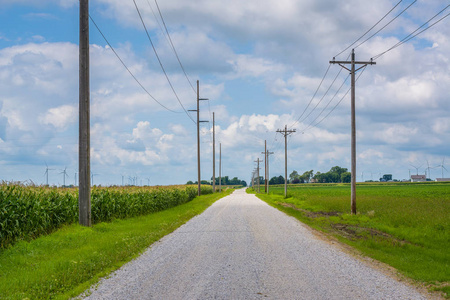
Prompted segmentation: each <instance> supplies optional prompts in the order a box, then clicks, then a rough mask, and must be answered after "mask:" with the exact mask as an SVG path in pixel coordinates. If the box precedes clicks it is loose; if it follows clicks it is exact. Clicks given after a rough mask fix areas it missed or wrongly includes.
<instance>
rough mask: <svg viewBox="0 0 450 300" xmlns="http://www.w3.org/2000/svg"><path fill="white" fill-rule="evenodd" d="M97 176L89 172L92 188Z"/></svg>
mask: <svg viewBox="0 0 450 300" xmlns="http://www.w3.org/2000/svg"><path fill="white" fill-rule="evenodd" d="M97 175H99V174H94V173H92V172H91V185H92V186H94V176H97Z"/></svg>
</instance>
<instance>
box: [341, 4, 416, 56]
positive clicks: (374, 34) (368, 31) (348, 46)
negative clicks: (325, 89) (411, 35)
mask: <svg viewBox="0 0 450 300" xmlns="http://www.w3.org/2000/svg"><path fill="white" fill-rule="evenodd" d="M402 1H403V0H400V1H399V2H398V3H397V4H396V5H395V6H394V7H393V8H391V10H389V11H388V12H387V13H386V14H385V15H384V16H383V17H382V18H381V19H380V20H379V21H378V22H376V23H375V25H373V26H372V27H370V29H369V30H367V31H366V32H365V33H364V34H363V35H361V36H360V37H359V38H358V39H357V40H356V41H354V42H353V43H351V44H350V45H348V47H347V48H345V49H344V50H342V51H341V52H339V53H338V54H336V55H335V56H334V57H338V56H339V55H341V54H342V53H344V52H345V51H347V50H348V49H350V47H351V46H353V45H354V44H356V43H357V42H358V41H359V40H360V39H362V38H363V37H364V36H365V35H366V34H368V33H369V32H370V31H371V30H372V29H374V28H375V26H377V25H378V24H379V23H380V22H381V21H383V20H384V19H385V18H386V17H387V16H388V15H389V14H390V13H391V12H392V11H393V10H394V9H395V8H396V7H397V6H398V5H399V4H400V3H401V2H402ZM416 1H417V0H416ZM416 1H414V2H416ZM396 18H397V17H396ZM394 19H395V18H394ZM391 22H392V21H391ZM388 24H389V23H388ZM385 27H386V26H385ZM383 28H384V27H383ZM383 28H381V29H380V30H379V31H377V32H376V33H375V34H377V33H378V32H380V31H381V30H382V29H383ZM375 34H374V35H375ZM374 35H372V36H371V37H369V38H368V39H366V40H365V41H364V42H362V43H361V44H359V45H358V46H356V47H359V46H361V45H362V44H363V43H365V42H366V41H367V40H369V39H370V38H372V37H373V36H374ZM356 47H355V48H356Z"/></svg>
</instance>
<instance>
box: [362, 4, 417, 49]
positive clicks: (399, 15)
mask: <svg viewBox="0 0 450 300" xmlns="http://www.w3.org/2000/svg"><path fill="white" fill-rule="evenodd" d="M416 2H417V0H414V2H412V3H411V4H410V5H408V6H407V7H406V8H405V9H404V10H402V11H401V12H400V13H399V14H398V15H396V16H395V18H393V19H392V20H391V21H389V22H388V23H387V24H386V25H384V26H383V27H381V28H380V29H379V30H378V31H377V32H375V33H374V34H372V35H371V36H369V37H368V38H367V39H366V40H364V41H363V42H362V43H360V44H359V45H357V46H356V47H355V48H354V49H356V48H358V47H359V46H361V45H362V44H364V43H365V42H367V41H368V40H370V39H371V38H373V37H374V36H375V35H376V34H378V33H379V32H380V31H381V30H383V29H384V28H386V27H387V26H389V24H391V23H392V22H394V20H396V19H397V18H398V17H400V16H401V15H402V14H403V13H404V12H405V11H407V10H408V9H409V8H410V7H411V6H412V5H413V4H414V3H416Z"/></svg>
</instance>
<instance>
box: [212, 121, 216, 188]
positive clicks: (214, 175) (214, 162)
mask: <svg viewBox="0 0 450 300" xmlns="http://www.w3.org/2000/svg"><path fill="white" fill-rule="evenodd" d="M214 126H215V120H214V112H213V193H215V192H216V130H215V127H214Z"/></svg>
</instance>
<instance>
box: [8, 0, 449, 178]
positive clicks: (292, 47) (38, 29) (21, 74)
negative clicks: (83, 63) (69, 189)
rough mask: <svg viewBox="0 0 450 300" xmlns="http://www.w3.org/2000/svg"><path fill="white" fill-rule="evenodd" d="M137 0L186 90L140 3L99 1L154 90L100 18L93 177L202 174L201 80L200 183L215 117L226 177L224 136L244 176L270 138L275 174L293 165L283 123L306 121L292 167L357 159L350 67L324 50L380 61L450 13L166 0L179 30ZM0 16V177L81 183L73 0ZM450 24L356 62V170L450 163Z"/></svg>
mask: <svg viewBox="0 0 450 300" xmlns="http://www.w3.org/2000/svg"><path fill="white" fill-rule="evenodd" d="M135 1H136V5H137V7H138V8H139V11H140V13H141V15H142V17H143V20H144V23H145V26H146V28H147V29H148V33H149V36H150V38H151V41H152V42H153V45H154V47H155V49H156V51H157V53H158V55H159V59H160V61H161V62H162V65H163V66H164V69H165V71H166V74H167V77H168V78H169V80H170V83H171V84H172V86H173V89H174V90H175V93H176V95H175V93H174V92H173V90H172V89H171V86H170V85H169V83H168V81H167V79H166V76H165V75H164V72H163V71H162V68H161V66H160V64H159V62H158V60H157V58H156V55H155V52H154V50H153V48H152V44H151V43H150V41H149V39H148V37H147V34H146V32H145V30H144V28H143V25H142V23H141V20H140V18H139V14H138V12H137V10H136V6H135V3H134V2H133V0H126V1H125V0H91V1H90V15H91V17H92V19H93V20H94V21H95V23H96V24H97V25H98V27H99V28H100V30H101V31H102V33H103V35H104V36H105V37H106V39H107V40H108V42H109V43H110V44H111V46H112V47H113V49H114V50H115V51H116V53H117V54H118V55H119V57H120V58H121V60H122V61H123V62H124V63H125V65H126V66H127V68H128V69H129V70H130V72H132V73H133V75H134V76H135V78H136V79H137V80H138V81H139V83H140V84H142V86H143V87H145V89H146V91H148V94H147V92H146V91H144V89H143V88H142V87H141V86H140V85H139V84H138V83H137V82H136V81H135V80H134V79H133V77H132V76H131V75H130V74H129V72H128V71H127V69H126V68H125V67H124V66H123V65H122V63H121V62H120V60H119V59H118V58H117V57H116V55H115V54H114V52H113V51H112V49H111V47H109V46H108V44H107V43H106V41H105V40H104V38H103V37H102V35H101V34H100V33H99V31H98V30H97V28H96V27H95V26H94V24H93V23H92V22H91V23H90V44H91V46H90V53H91V147H92V148H91V163H92V172H93V174H94V184H103V185H108V184H121V183H122V179H123V181H124V183H125V184H127V183H129V182H130V179H129V178H130V177H137V178H138V184H141V183H142V184H148V183H150V184H151V185H157V184H159V185H166V184H179V183H185V182H187V181H188V180H196V178H197V174H196V170H197V168H196V125H195V123H194V122H193V121H192V120H191V118H192V119H194V120H195V119H196V115H195V113H192V112H191V113H189V114H190V117H189V116H188V115H187V113H186V112H185V111H184V109H186V110H189V109H195V108H196V93H195V89H194V88H195V85H196V81H197V80H199V81H200V96H201V97H202V98H209V99H210V100H209V101H202V102H201V104H200V111H201V113H200V118H201V119H202V120H208V121H210V123H202V125H201V128H202V133H201V149H202V150H201V153H202V159H201V163H202V168H201V169H202V179H209V178H210V177H211V176H212V133H211V132H212V130H211V126H212V124H211V121H212V112H215V116H216V143H217V144H216V149H217V156H216V158H217V165H216V175H218V156H219V155H218V152H219V151H218V150H219V143H221V144H222V163H223V175H228V176H230V177H235V176H237V177H239V178H241V179H245V180H247V181H248V180H249V178H250V177H251V172H252V170H253V169H254V168H255V167H256V164H255V163H254V161H255V160H256V159H257V158H258V157H259V158H261V159H263V155H262V154H261V152H262V151H264V141H265V140H267V145H268V148H269V150H270V151H272V152H274V155H272V156H271V157H270V173H271V176H275V175H280V174H284V138H283V137H282V136H281V135H280V134H277V133H276V130H277V129H283V128H284V126H286V125H287V126H288V128H290V129H296V131H297V132H296V133H295V134H292V135H290V136H289V139H288V172H289V173H290V172H291V171H292V170H297V171H298V172H299V173H303V172H304V171H307V170H311V169H312V170H314V171H315V172H317V171H321V172H326V171H328V170H329V169H330V168H331V167H333V166H336V165H338V166H341V167H346V168H349V169H350V95H349V94H346V93H347V92H348V90H349V87H350V86H349V79H348V71H346V70H343V69H342V68H341V67H339V66H338V65H330V64H329V61H330V60H332V59H333V57H335V56H336V59H337V60H346V59H347V58H348V56H349V54H350V53H351V49H352V48H355V53H356V59H357V60H360V61H367V60H370V59H371V58H373V57H377V55H379V54H381V53H383V52H384V51H386V50H388V49H389V48H391V47H392V46H394V45H395V44H397V43H398V42H399V41H401V40H402V39H403V38H404V37H406V36H408V35H409V34H410V33H412V32H414V31H415V30H416V29H417V28H418V27H420V26H421V25H422V24H424V23H425V22H426V21H427V20H429V19H430V18H432V17H433V16H435V15H436V14H437V13H438V12H440V11H441V10H443V9H445V10H444V11H443V12H442V13H441V14H439V15H438V16H437V17H436V18H434V19H433V20H432V21H430V22H429V23H428V24H433V23H434V22H436V21H438V20H439V19H440V18H442V17H444V16H446V15H447V14H448V13H449V12H450V8H449V7H448V6H449V4H450V3H449V2H448V0H426V1H425V0H419V1H413V0H407V1H400V2H399V0H379V1H369V0H347V1H333V0H314V1H312V0H276V1H275V0H246V1H239V0H228V1H222V0H197V1H184V0H165V1H160V2H158V5H159V8H160V11H161V14H162V16H163V17H164V23H165V25H166V26H167V29H168V32H169V34H170V39H169V36H167V34H166V33H165V29H164V23H163V22H162V20H161V18H160V15H159V12H158V8H157V6H156V2H155V1H154V0H135ZM396 5H397V6H396ZM394 7H395V8H394ZM408 7H409V8H408ZM393 8H394V9H393ZM406 8H408V9H406ZM391 9H393V10H392V11H391V12H390V14H388V15H387V16H386V17H385V18H384V19H382V18H383V17H384V16H385V15H386V14H387V13H388V12H389V11H390V10H391ZM405 9H406V10H405ZM403 10H405V11H404V12H403V13H402V14H400V13H401V12H402V11H403ZM397 15H400V16H398V17H397V18H396V19H395V20H393V19H394V18H395V17H396V16H397ZM0 18H1V20H2V25H1V27H0V180H6V181H12V180H14V181H25V180H31V181H33V182H34V183H36V184H45V183H46V176H45V172H46V168H47V167H46V164H47V166H48V168H49V169H50V170H49V176H48V180H49V184H56V185H60V184H62V183H63V176H64V175H63V173H62V171H63V170H64V169H65V168H66V170H67V174H68V177H67V178H66V183H67V184H69V183H70V184H72V183H73V182H74V181H75V176H76V175H75V172H77V169H78V162H77V160H78V39H79V29H78V26H79V25H78V18H79V2H78V1H76V0H42V1H35V0H0ZM380 19H382V20H381V22H379V23H378V25H377V26H376V27H375V28H374V29H373V30H372V31H370V32H369V33H368V34H367V35H365V36H364V37H362V38H361V39H359V40H358V38H360V37H361V36H362V35H363V34H364V33H365V32H366V31H367V30H369V29H370V28H371V27H372V26H373V25H375V24H376V23H377V22H378V21H380ZM392 20H393V21H392ZM449 22H450V17H449V18H445V19H443V20H442V21H440V22H439V23H437V24H436V25H434V26H433V27H431V28H430V29H429V30H426V31H424V32H423V33H422V34H420V35H419V36H417V37H416V38H414V39H412V40H410V41H408V42H406V43H404V44H403V45H401V46H399V47H397V48H395V49H393V50H391V51H389V52H387V53H385V54H384V55H382V56H380V57H378V58H376V60H375V61H376V65H373V66H368V67H367V68H366V69H364V70H360V71H359V72H358V75H361V76H360V77H359V79H358V81H357V88H356V98H357V99H356V107H357V113H356V115H357V174H358V181H361V180H369V179H377V178H379V176H380V174H381V175H382V174H393V176H394V178H397V179H404V178H408V175H409V172H411V173H412V174H415V173H416V172H417V171H416V169H415V167H417V168H419V169H418V172H419V173H421V174H424V173H425V168H427V161H428V164H429V166H430V168H431V167H436V166H439V165H442V161H443V159H444V158H446V161H445V162H444V165H445V166H446V167H447V169H448V170H450V155H449V154H450V151H449V148H450V118H449V115H450V98H449V97H450V96H449V95H450V59H449V53H450V39H449V36H450V26H449V24H450V23H449ZM388 23H389V24H388ZM386 24H388V25H387V26H386V27H385V28H384V29H382V27H383V26H385V25H386ZM427 26H428V25H425V26H424V27H422V28H421V29H420V30H422V29H425V28H427ZM380 29H382V30H381V31H379V32H378V33H376V32H377V31H378V30H380ZM420 30H419V31H420ZM417 32H418V31H417ZM417 32H416V33H417ZM369 37H370V39H368V38H369ZM366 39H368V40H367V41H366ZM170 40H171V41H172V43H173V45H174V47H175V49H176V53H177V55H178V57H179V59H180V61H181V63H182V66H183V68H184V70H185V72H186V74H187V76H185V74H184V72H183V70H182V68H181V67H180V64H179V62H178V60H177V56H176V55H175V52H174V51H173V49H172V46H171V44H170ZM356 40H358V41H357V42H356V43H355V44H353V45H352V46H351V47H349V48H348V46H350V45H351V44H352V43H353V42H355V41H356ZM347 48H348V49H347ZM343 50H345V51H343ZM338 54H339V55H338ZM328 68H329V69H328ZM325 74H326V75H325ZM324 75H325V76H324ZM322 79H323V82H322ZM321 82H322V84H321ZM191 84H192V86H193V87H194V88H193V87H192V86H191ZM149 94H150V95H151V96H150V95H149ZM152 97H153V98H152ZM177 97H178V99H179V101H178V99H177ZM155 99H156V100H157V102H156V101H155ZM180 102H181V104H182V105H183V107H184V108H183V107H182V106H181V105H180ZM160 104H162V105H160ZM430 170H431V178H432V179H434V178H436V177H441V176H442V172H444V177H450V173H449V172H447V171H446V170H444V169H442V167H436V168H434V169H430ZM262 172H263V171H262ZM427 172H428V171H427ZM428 177H430V176H428Z"/></svg>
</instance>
